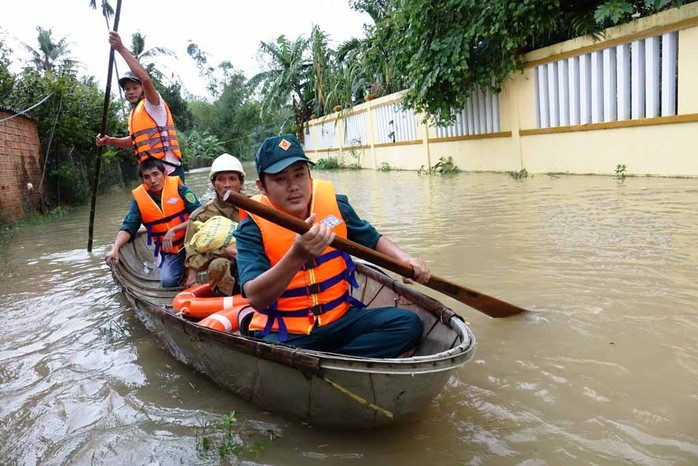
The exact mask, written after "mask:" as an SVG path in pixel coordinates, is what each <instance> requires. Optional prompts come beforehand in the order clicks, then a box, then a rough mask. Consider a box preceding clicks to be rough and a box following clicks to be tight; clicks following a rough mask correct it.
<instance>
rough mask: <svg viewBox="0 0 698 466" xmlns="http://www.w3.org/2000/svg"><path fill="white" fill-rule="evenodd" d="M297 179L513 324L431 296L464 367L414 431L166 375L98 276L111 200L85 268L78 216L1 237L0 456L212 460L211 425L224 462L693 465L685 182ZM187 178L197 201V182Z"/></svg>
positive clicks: (115, 208) (690, 182) (696, 404)
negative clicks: (465, 347) (465, 340)
mask: <svg viewBox="0 0 698 466" xmlns="http://www.w3.org/2000/svg"><path fill="white" fill-rule="evenodd" d="M249 171H250V172H252V171H253V170H252V168H251V167H250V169H249ZM315 175H316V176H317V177H322V178H325V179H330V180H332V181H334V182H335V183H336V185H337V187H338V191H339V192H342V193H345V194H347V195H349V198H350V200H351V201H352V203H353V205H354V206H355V208H356V210H357V211H358V212H359V213H360V214H361V215H362V216H364V217H365V218H367V219H369V220H371V221H372V223H373V224H374V225H376V226H377V227H378V228H379V229H380V230H381V231H382V232H383V233H385V234H386V235H387V236H389V237H390V238H391V239H393V240H395V241H396V242H398V243H399V244H400V245H402V246H403V247H405V248H406V249H407V250H409V251H410V252H412V253H413V254H415V255H419V256H422V257H424V258H426V259H428V260H429V261H430V263H431V266H432V269H433V271H434V273H435V274H437V275H439V276H441V277H443V278H446V279H449V280H452V281H455V282H457V283H461V284H463V285H466V286H468V287H470V288H474V289H476V290H478V291H481V292H485V293H488V294H492V295H494V296H497V297H499V298H501V299H504V300H506V301H510V302H512V303H515V304H517V305H520V306H522V307H525V308H528V309H530V310H531V312H530V313H529V314H527V315H523V316H517V317H513V318H507V319H490V318H488V317H486V316H484V315H483V314H481V313H479V312H477V311H474V310H472V309H469V308H467V307H465V306H464V305H461V304H460V303H458V302H455V301H453V300H450V299H449V298H444V297H439V298H440V299H442V300H443V301H444V302H445V303H446V304H448V305H449V306H451V307H452V308H453V309H455V310H456V311H457V312H459V313H460V314H461V315H462V316H464V317H465V319H466V320H467V321H468V323H469V325H470V326H471V328H472V329H473V331H474V332H475V334H476V336H477V341H478V347H477V353H476V356H475V359H474V360H473V361H472V362H471V363H469V364H468V365H466V366H464V367H462V368H460V369H459V370H458V371H457V372H456V373H455V374H454V375H453V377H452V378H451V379H450V380H449V382H448V384H447V386H446V387H445V388H444V390H443V393H442V394H441V395H440V396H439V397H437V398H436V399H435V400H434V401H433V403H431V405H430V406H429V408H428V409H427V410H425V411H424V412H423V413H422V414H421V415H420V416H417V417H416V418H415V419H414V420H413V421H412V422H409V423H406V424H400V425H396V426H392V427H389V428H385V429H379V430H374V431H366V432H332V431H326V430H322V429H318V428H314V427H312V426H308V425H304V424H301V423H298V422H294V421H290V420H286V419H284V418H281V417H278V416H276V415H274V414H271V413H267V412H264V411H262V410H259V409H257V408H254V407H252V406H249V405H248V404H246V403H244V402H242V401H241V400H239V399H237V398H236V397H235V396H234V395H232V394H230V393H228V392H226V391H225V390H223V389H221V388H219V387H218V386H216V385H215V384H213V383H212V382H210V381H209V380H208V379H207V378H205V377H204V376H201V375H199V374H197V373H195V372H193V371H192V370H190V369H189V368H187V367H185V366H183V365H181V364H180V363H178V362H177V361H175V360H174V359H173V358H172V357H170V356H169V355H168V354H166V353H165V352H164V351H162V350H161V349H160V348H159V347H158V345H157V343H156V342H155V340H154V339H153V338H152V337H151V336H150V335H149V334H148V333H147V332H146V330H145V329H144V327H143V326H142V325H141V324H140V322H139V321H137V320H136V318H135V317H134V315H133V314H132V313H131V312H130V311H129V310H128V307H127V306H126V301H125V299H123V298H122V297H121V296H120V295H119V293H118V290H117V288H116V286H115V285H114V283H113V280H112V278H111V276H110V274H109V271H108V268H107V267H106V266H105V265H104V262H103V256H104V254H105V253H106V251H107V250H108V248H109V247H110V245H111V242H112V241H113V238H114V235H115V232H116V230H117V228H118V226H119V224H120V222H121V219H122V218H123V215H124V213H125V211H126V209H127V207H128V202H129V199H130V197H129V196H130V194H129V191H128V190H123V191H117V192H113V193H111V194H109V195H105V196H102V197H100V198H99V201H98V211H97V221H96V237H95V243H94V244H95V249H94V251H93V253H92V254H89V253H87V252H86V250H85V247H86V244H87V222H88V213H89V210H88V209H87V208H81V209H77V210H75V211H73V212H71V213H70V214H69V215H68V216H66V217H64V218H61V219H59V220H57V221H55V222H52V223H48V224H45V225H38V226H30V227H25V228H22V229H20V230H19V231H18V232H17V233H16V235H15V236H14V237H13V238H12V240H11V241H10V242H8V243H4V244H2V251H0V308H1V309H2V310H3V318H2V320H0V464H3V465H4V464H20V465H33V464H162V465H169V464H218V463H220V462H221V459H220V457H219V456H218V453H216V452H215V446H216V445H221V444H225V437H224V429H221V428H220V427H219V425H220V422H221V421H222V420H224V419H225V416H226V415H227V414H228V413H230V412H231V411H235V417H236V422H235V424H234V428H233V430H232V434H233V435H232V437H231V438H230V440H229V442H228V444H229V445H237V449H236V450H235V451H229V452H228V454H227V455H226V456H225V458H224V459H223V460H222V462H223V463H228V462H232V463H238V462H245V463H246V464H273V465H307V464H324V465H341V464H346V465H352V464H356V465H359V464H371V465H376V464H378V465H392V464H415V465H418V464H430V465H456V464H469V465H481V464H526V465H546V464H547V465H559V464H618V463H622V464H626V463H627V464H646V465H674V464H686V465H688V464H698V246H697V245H698V180H695V179H663V178H628V179H626V180H625V182H624V183H620V182H619V181H617V180H616V179H614V178H612V177H600V176H559V177H557V176H546V175H541V176H538V175H536V176H534V177H529V178H528V179H524V180H514V179H512V178H511V177H510V176H508V175H505V174H489V173H477V174H457V175H452V176H418V175H417V174H415V173H413V172H395V171H393V172H374V171H345V172H319V171H318V172H316V173H315ZM250 178H252V176H250ZM189 185H190V186H191V187H192V188H193V189H194V191H195V192H196V193H197V194H202V193H205V195H204V197H210V196H211V192H210V189H209V184H208V182H207V179H206V175H205V174H204V173H196V174H190V176H189ZM428 292H429V294H432V295H433V296H438V295H436V294H434V293H431V292H430V291H428ZM289 403H293V400H289ZM204 438H207V439H209V441H210V442H211V443H210V444H211V445H212V446H213V447H212V448H210V449H209V450H208V451H204V450H203V449H202V447H203V445H204V442H203V439H204ZM272 438H273V440H270V439H272Z"/></svg>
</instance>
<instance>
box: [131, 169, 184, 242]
mask: <svg viewBox="0 0 698 466" xmlns="http://www.w3.org/2000/svg"><path fill="white" fill-rule="evenodd" d="M181 185H182V180H180V179H179V177H178V176H166V177H165V183H164V186H163V188H162V194H161V198H160V207H158V205H157V204H156V203H155V201H154V200H153V198H152V197H151V196H150V194H148V187H147V186H146V185H145V184H142V185H140V186H139V187H137V188H136V189H134V190H133V191H131V192H132V193H133V198H134V199H135V200H136V203H138V210H139V211H140V213H141V223H143V225H145V227H146V229H147V230H148V244H153V241H155V256H158V255H159V253H160V249H161V248H162V237H163V236H165V233H167V230H169V229H170V228H172V227H175V226H177V225H179V224H180V223H182V222H186V221H187V219H188V218H189V214H188V213H187V211H186V205H185V203H184V199H182V198H181V197H180V195H179V190H178V187H179V186H181ZM185 233H186V231H185V229H182V230H179V231H177V232H176V233H175V235H174V238H173V240H172V249H170V250H169V251H163V252H166V253H168V254H177V253H179V250H180V246H182V245H183V244H184V235H185Z"/></svg>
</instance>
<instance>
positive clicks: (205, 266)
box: [184, 154, 245, 296]
mask: <svg viewBox="0 0 698 466" xmlns="http://www.w3.org/2000/svg"><path fill="white" fill-rule="evenodd" d="M210 179H211V183H212V184H213V189H214V190H215V192H216V198H215V199H213V200H212V201H210V202H208V203H206V204H204V205H202V206H201V207H199V208H198V209H196V210H195V211H194V212H192V214H191V215H190V216H189V220H190V222H189V224H188V226H187V232H186V236H185V238H184V244H185V245H186V251H187V258H186V260H185V262H184V265H185V266H186V267H187V270H188V271H187V278H186V282H185V286H186V287H190V286H192V285H194V284H196V274H197V272H204V271H205V272H207V276H208V283H209V284H210V285H211V289H213V290H217V291H218V292H219V293H221V294H222V295H224V296H231V295H232V294H233V288H234V286H235V276H236V270H237V267H236V265H235V257H236V254H237V251H236V249H235V246H234V245H229V246H227V247H225V248H219V249H217V250H215V251H212V252H208V253H199V252H197V251H195V250H194V248H193V247H192V246H191V245H190V243H191V239H192V236H194V233H196V227H195V226H194V222H205V221H206V220H208V219H210V218H211V217H214V216H216V215H221V216H223V217H226V218H229V219H231V220H232V221H234V222H239V221H240V212H239V211H238V209H237V207H235V206H233V205H232V204H230V203H228V202H224V201H223V198H224V196H225V193H226V192H227V191H235V192H238V193H239V192H240V191H241V190H242V185H243V183H244V181H245V170H243V168H242V164H241V163H240V161H239V160H238V159H237V158H235V157H233V156H232V155H230V154H223V155H220V156H218V157H217V158H216V159H215V160H214V161H213V164H212V165H211V175H210Z"/></svg>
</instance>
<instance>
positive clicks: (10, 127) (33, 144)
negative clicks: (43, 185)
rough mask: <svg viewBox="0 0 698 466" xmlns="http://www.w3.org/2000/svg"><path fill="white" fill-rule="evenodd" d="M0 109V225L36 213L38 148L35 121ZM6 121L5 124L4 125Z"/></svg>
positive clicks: (39, 170) (39, 161) (38, 169)
mask: <svg viewBox="0 0 698 466" xmlns="http://www.w3.org/2000/svg"><path fill="white" fill-rule="evenodd" d="M13 115H15V112H14V111H12V110H11V109H8V108H0V225H7V224H10V223H13V222H16V221H18V220H21V219H22V218H24V217H26V216H27V215H30V214H32V213H34V212H36V211H37V209H38V207H39V202H40V200H41V199H40V193H39V183H40V182H41V169H42V166H41V144H40V142H39V132H38V129H37V124H36V122H35V121H34V120H32V119H30V118H27V117H24V116H16V117H15V118H12V119H11V120H5V119H6V118H8V117H11V116H13ZM3 120H5V121H3Z"/></svg>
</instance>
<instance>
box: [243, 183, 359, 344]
mask: <svg viewBox="0 0 698 466" xmlns="http://www.w3.org/2000/svg"><path fill="white" fill-rule="evenodd" d="M253 199H255V200H257V201H259V202H262V203H263V204H265V205H267V206H269V207H272V208H275V207H274V205H273V204H272V203H271V201H270V200H269V198H267V197H266V196H264V195H258V196H254V197H253ZM313 212H314V213H315V214H316V215H317V218H318V219H320V222H321V223H325V224H326V225H328V226H330V227H332V230H333V231H334V233H335V234H336V235H337V236H339V237H342V238H346V237H347V226H346V224H345V223H344V221H343V220H342V214H341V212H340V211H339V206H338V205H337V198H336V196H335V192H334V187H333V186H332V183H330V182H328V181H320V180H313V185H312V198H311V203H310V213H313ZM246 215H249V216H251V217H252V219H253V220H254V222H255V223H256V224H257V226H258V227H259V230H260V231H261V233H262V241H263V243H264V251H265V252H266V254H267V257H268V258H269V262H270V264H271V266H272V267H273V266H274V265H275V264H276V263H278V262H279V261H280V260H281V258H282V257H283V256H284V254H286V252H287V251H288V250H289V249H290V248H291V246H292V245H293V241H294V239H295V237H296V233H294V232H292V231H290V230H287V229H285V228H283V227H280V226H278V225H276V224H275V223H273V222H270V221H268V220H265V219H263V218H262V217H260V216H258V215H255V214H253V213H251V212H245V213H242V212H241V218H244V216H246ZM354 270H355V266H354V262H353V261H352V260H351V257H350V256H349V254H347V253H344V252H341V251H339V250H337V249H334V248H331V247H328V248H327V249H325V250H324V251H323V252H322V254H321V255H320V256H318V257H316V258H315V259H312V260H309V261H308V262H306V264H305V265H304V266H303V267H302V268H301V269H300V270H299V271H298V272H296V274H295V275H294V277H293V279H291V282H290V283H289V285H288V287H287V288H286V291H284V293H283V294H282V295H281V297H279V299H278V300H276V302H275V303H274V304H272V305H271V306H270V307H269V308H267V309H262V310H255V312H254V317H253V318H252V322H251V323H250V330H262V334H263V335H266V334H268V333H269V332H279V340H280V341H285V340H286V339H287V336H288V335H287V334H288V333H295V334H301V335H309V334H310V332H311V331H312V330H313V328H314V327H315V326H316V325H317V326H323V325H327V324H329V323H332V322H334V321H335V320H337V319H339V318H340V317H342V316H343V315H344V313H346V312H347V311H348V310H349V308H350V307H351V306H354V307H365V306H364V305H363V304H362V303H361V302H360V301H359V300H357V299H356V298H354V297H352V296H351V295H350V294H349V286H350V285H351V286H353V287H358V283H356V279H355V278H354Z"/></svg>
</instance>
